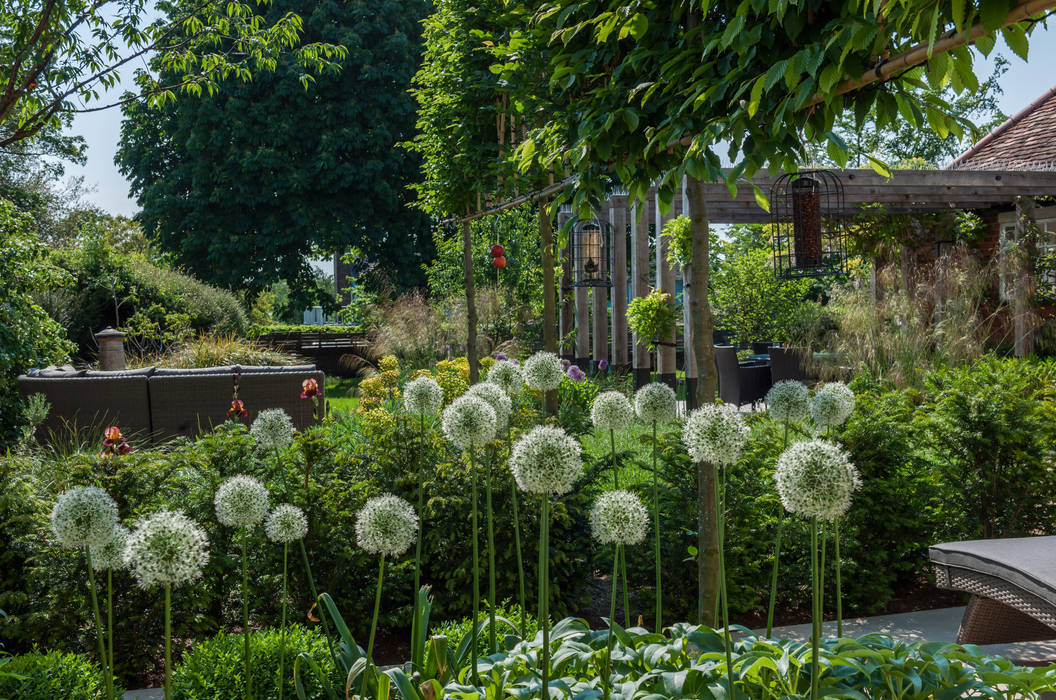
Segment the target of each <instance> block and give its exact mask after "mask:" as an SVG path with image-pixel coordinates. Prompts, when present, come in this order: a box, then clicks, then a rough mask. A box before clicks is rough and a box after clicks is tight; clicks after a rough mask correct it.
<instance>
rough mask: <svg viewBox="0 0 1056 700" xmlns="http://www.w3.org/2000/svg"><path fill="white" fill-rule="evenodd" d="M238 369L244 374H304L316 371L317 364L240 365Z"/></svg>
mask: <svg viewBox="0 0 1056 700" xmlns="http://www.w3.org/2000/svg"><path fill="white" fill-rule="evenodd" d="M237 371H239V372H241V373H242V374H260V373H262V372H263V373H268V374H276V373H279V374H283V373H291V372H292V373H294V374H304V373H305V372H314V371H315V365H238V366H237Z"/></svg>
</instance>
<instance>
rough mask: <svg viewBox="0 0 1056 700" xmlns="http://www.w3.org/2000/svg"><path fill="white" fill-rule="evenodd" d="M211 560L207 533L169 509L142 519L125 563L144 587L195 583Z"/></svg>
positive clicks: (133, 535)
mask: <svg viewBox="0 0 1056 700" xmlns="http://www.w3.org/2000/svg"><path fill="white" fill-rule="evenodd" d="M208 560H209V540H208V539H206V537H205V532H204V531H202V529H201V528H200V527H198V525H197V523H195V522H194V521H193V520H191V519H190V518H188V517H187V516H186V515H184V514H183V513H179V512H172V511H168V510H163V511H160V512H158V513H155V514H154V515H151V516H149V517H147V518H144V519H142V520H140V521H139V522H138V523H137V524H136V528H135V530H133V531H132V534H131V535H129V536H128V547H126V549H125V561H126V562H127V563H128V566H129V568H131V569H132V573H133V574H134V575H135V577H136V580H137V581H138V582H139V585H140V586H141V587H142V588H150V587H151V586H155V585H158V584H165V583H168V584H171V585H173V586H179V585H180V584H181V583H186V582H188V581H194V580H195V579H197V578H199V577H200V576H201V575H202V569H203V568H205V564H206V562H207V561H208Z"/></svg>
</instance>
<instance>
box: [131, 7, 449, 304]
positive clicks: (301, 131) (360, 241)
mask: <svg viewBox="0 0 1056 700" xmlns="http://www.w3.org/2000/svg"><path fill="white" fill-rule="evenodd" d="M272 12H274V13H276V14H282V13H286V12H293V13H298V14H299V15H300V16H301V17H303V29H304V39H305V40H306V41H309V42H326V43H333V44H340V45H342V46H344V47H346V48H347V49H348V55H347V58H345V60H344V61H343V68H342V70H341V71H340V73H337V74H325V75H321V76H319V77H318V79H317V80H316V81H315V82H312V83H310V84H309V85H308V87H307V89H304V88H302V85H301V83H300V77H301V76H302V74H303V69H302V67H301V65H300V64H299V61H298V60H297V59H296V57H294V56H282V57H279V59H278V61H277V64H276V66H275V69H274V72H273V73H270V74H267V75H260V76H256V77H255V78H254V79H253V80H252V81H251V82H246V83H242V82H239V81H236V80H228V81H227V82H225V83H223V84H222V89H221V90H220V92H218V93H217V94H215V95H211V96H210V95H201V96H198V95H193V94H180V95H178V96H175V97H174V98H173V99H171V100H169V101H168V102H167V103H166V104H164V105H161V106H160V107H156V108H150V107H149V106H148V105H146V104H144V103H142V102H131V103H129V104H128V105H127V106H125V107H124V111H125V115H126V119H125V121H124V123H123V125H122V135H121V143H120V150H119V152H118V155H117V162H118V164H119V165H120V168H121V171H122V172H123V173H124V174H125V175H126V176H127V177H129V178H130V180H131V182H132V191H133V192H134V193H135V195H136V197H137V199H138V201H139V204H140V206H142V208H143V212H142V214H141V220H142V222H143V225H144V228H145V229H146V230H147V231H148V232H149V233H151V234H153V235H155V236H156V237H157V238H158V241H159V244H160V245H161V247H162V248H163V249H165V250H169V251H171V252H173V253H174V254H175V256H176V259H177V261H178V262H179V263H181V264H183V265H185V266H186V267H187V268H189V269H190V270H192V271H193V272H194V273H195V274H196V276H198V277H199V278H201V279H204V280H207V281H210V282H213V283H217V284H220V285H224V286H227V287H231V288H239V289H248V290H250V291H259V290H262V289H264V288H266V287H267V286H269V285H270V284H272V283H273V282H275V281H277V280H286V281H287V282H289V283H290V286H291V291H292V292H293V294H294V296H295V297H296V298H297V299H296V300H297V301H298V302H302V303H310V302H313V301H318V300H316V299H314V298H313V297H314V296H317V292H316V290H317V286H316V285H315V284H314V283H313V281H312V277H311V271H310V268H309V266H308V263H307V259H308V258H309V257H310V256H312V255H318V254H330V253H333V252H336V251H344V250H346V249H348V248H351V247H355V248H357V249H358V250H359V251H361V252H362V253H363V255H364V256H366V257H367V258H368V259H369V260H370V261H371V262H373V263H376V264H378V265H380V266H382V267H384V268H387V269H389V270H390V271H391V272H392V273H393V277H394V278H395V279H396V280H397V282H398V284H400V285H405V286H413V285H416V284H419V283H421V282H422V281H423V277H422V272H421V264H422V263H423V262H425V261H427V260H428V259H429V257H430V255H431V248H432V244H431V238H430V235H429V234H430V232H429V227H428V225H427V223H426V222H425V218H424V216H423V215H422V214H421V213H419V212H416V211H415V210H412V209H410V208H409V207H407V206H406V205H407V202H408V199H409V198H410V197H411V194H410V192H409V190H408V186H409V185H410V183H411V182H413V181H415V180H417V179H418V177H419V175H418V161H417V159H416V158H415V157H414V156H412V155H411V154H409V153H406V152H405V151H401V150H400V149H397V148H395V144H397V143H399V142H402V141H404V140H407V139H409V138H411V137H412V135H413V133H414V121H415V113H414V102H413V100H412V99H411V97H410V95H408V94H407V88H408V86H409V84H410V79H411V76H412V75H413V74H414V71H415V67H416V65H417V62H418V56H419V21H420V19H421V18H422V17H423V16H424V15H425V13H426V5H425V3H424V2H422V1H421V0H410V1H409V2H408V1H406V0H381V1H378V2H367V1H366V0H323V1H322V2H319V1H317V0H281V1H279V0H277V1H276V2H275V4H274V6H273V9H272ZM163 75H164V72H163ZM147 88H148V89H149V85H148V86H147Z"/></svg>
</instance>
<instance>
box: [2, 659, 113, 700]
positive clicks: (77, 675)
mask: <svg viewBox="0 0 1056 700" xmlns="http://www.w3.org/2000/svg"><path fill="white" fill-rule="evenodd" d="M0 670H2V671H3V673H0V698H3V699H4V700H57V699H58V698H62V700H99V699H100V698H105V697H106V692H105V690H104V688H103V675H102V672H101V671H100V670H99V667H98V666H96V665H95V663H93V662H92V661H89V660H88V658H87V657H86V656H84V655H83V654H68V653H63V652H58V651H52V652H48V653H46V654H40V653H31V654H23V655H21V656H14V657H10V658H9V659H8V660H7V663H5V664H4V665H3V666H2V667H0ZM19 676H20V677H19ZM121 694H122V691H121V689H120V688H115V690H114V697H115V698H120V697H121Z"/></svg>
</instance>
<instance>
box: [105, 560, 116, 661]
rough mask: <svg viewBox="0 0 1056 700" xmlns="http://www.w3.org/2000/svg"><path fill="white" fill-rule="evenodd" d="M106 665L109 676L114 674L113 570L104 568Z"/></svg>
mask: <svg viewBox="0 0 1056 700" xmlns="http://www.w3.org/2000/svg"><path fill="white" fill-rule="evenodd" d="M106 642H107V643H106V647H107V659H106V665H107V668H109V669H110V676H111V677H113V675H114V572H113V570H112V569H107V570H106Z"/></svg>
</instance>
